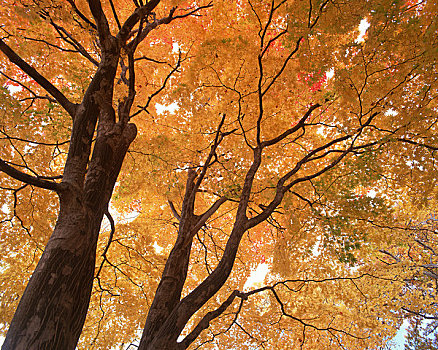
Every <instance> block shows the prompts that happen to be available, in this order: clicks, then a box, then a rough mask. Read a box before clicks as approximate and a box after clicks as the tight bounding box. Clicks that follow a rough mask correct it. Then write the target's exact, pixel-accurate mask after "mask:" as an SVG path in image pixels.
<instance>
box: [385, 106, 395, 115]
mask: <svg viewBox="0 0 438 350" xmlns="http://www.w3.org/2000/svg"><path fill="white" fill-rule="evenodd" d="M397 114H398V112H397V111H396V110H395V109H392V108H389V109H387V110H386V111H385V115H386V116H393V117H395V116H396V115H397Z"/></svg>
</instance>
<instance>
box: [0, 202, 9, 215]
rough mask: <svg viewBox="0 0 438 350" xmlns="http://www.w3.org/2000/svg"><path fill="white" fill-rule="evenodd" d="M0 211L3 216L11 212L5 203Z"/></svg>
mask: <svg viewBox="0 0 438 350" xmlns="http://www.w3.org/2000/svg"><path fill="white" fill-rule="evenodd" d="M1 210H2V212H3V213H5V214H9V213H10V212H11V210H10V209H9V206H8V205H7V204H6V203H5V204H3V205H2V208H1Z"/></svg>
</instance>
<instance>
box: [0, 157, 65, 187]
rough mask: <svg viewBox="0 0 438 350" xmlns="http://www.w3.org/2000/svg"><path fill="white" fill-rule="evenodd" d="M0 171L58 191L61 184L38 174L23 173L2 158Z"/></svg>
mask: <svg viewBox="0 0 438 350" xmlns="http://www.w3.org/2000/svg"><path fill="white" fill-rule="evenodd" d="M0 171H2V172H4V173H6V174H8V175H9V176H10V177H13V178H14V179H16V180H19V181H21V182H24V183H26V184H29V185H33V186H36V187H40V188H44V189H46V190H52V191H58V190H59V185H58V184H57V183H56V182H53V181H47V180H44V179H41V178H39V177H36V176H31V175H29V174H26V173H23V172H21V171H19V170H17V169H15V168H14V167H12V166H10V165H9V164H8V163H7V162H5V161H4V160H2V159H0Z"/></svg>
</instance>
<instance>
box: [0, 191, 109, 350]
mask: <svg viewBox="0 0 438 350" xmlns="http://www.w3.org/2000/svg"><path fill="white" fill-rule="evenodd" d="M61 197H62V196H61ZM65 197H67V198H61V210H60V215H59V218H58V222H57V224H56V227H55V230H54V232H53V234H52V236H51V238H50V240H49V242H48V244H47V246H46V249H45V250H44V253H43V256H42V257H41V259H40V261H39V263H38V266H37V267H36V269H35V271H34V273H33V275H32V277H31V279H30V281H29V283H28V285H27V287H26V290H25V292H24V294H23V296H22V298H21V300H20V304H19V306H18V308H17V311H16V312H15V315H14V318H13V320H12V322H11V325H10V328H9V331H8V333H7V336H6V339H5V342H4V345H3V347H2V349H4V350H9V349H10V350H12V349H14V350H21V349H23V350H25V349H27V350H30V349H74V348H75V347H76V344H77V341H78V339H79V336H80V334H81V331H82V326H83V324H84V321H85V316H86V314H87V309H88V303H89V300H90V293H91V288H92V285H93V273H94V266H95V250H96V242H97V233H98V232H99V226H100V222H101V220H102V216H103V212H102V211H101V212H100V213H93V212H91V211H89V210H88V211H87V210H86V209H85V208H84V206H83V204H82V203H81V202H83V201H82V199H81V198H78V196H77V195H75V193H72V192H70V193H69V194H68V195H67V194H66V195H65Z"/></svg>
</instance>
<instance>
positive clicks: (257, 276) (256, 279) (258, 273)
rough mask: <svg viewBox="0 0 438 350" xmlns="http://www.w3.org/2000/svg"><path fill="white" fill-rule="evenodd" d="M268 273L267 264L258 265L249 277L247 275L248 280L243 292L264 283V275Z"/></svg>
mask: <svg viewBox="0 0 438 350" xmlns="http://www.w3.org/2000/svg"><path fill="white" fill-rule="evenodd" d="M268 272H269V265H268V264H265V263H263V264H258V265H257V268H256V269H255V270H254V271H252V272H251V275H249V277H248V279H247V280H246V282H245V285H244V286H243V290H248V289H251V288H252V287H254V286H256V285H257V284H258V283H261V282H263V281H264V279H265V277H266V275H267V274H268Z"/></svg>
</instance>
